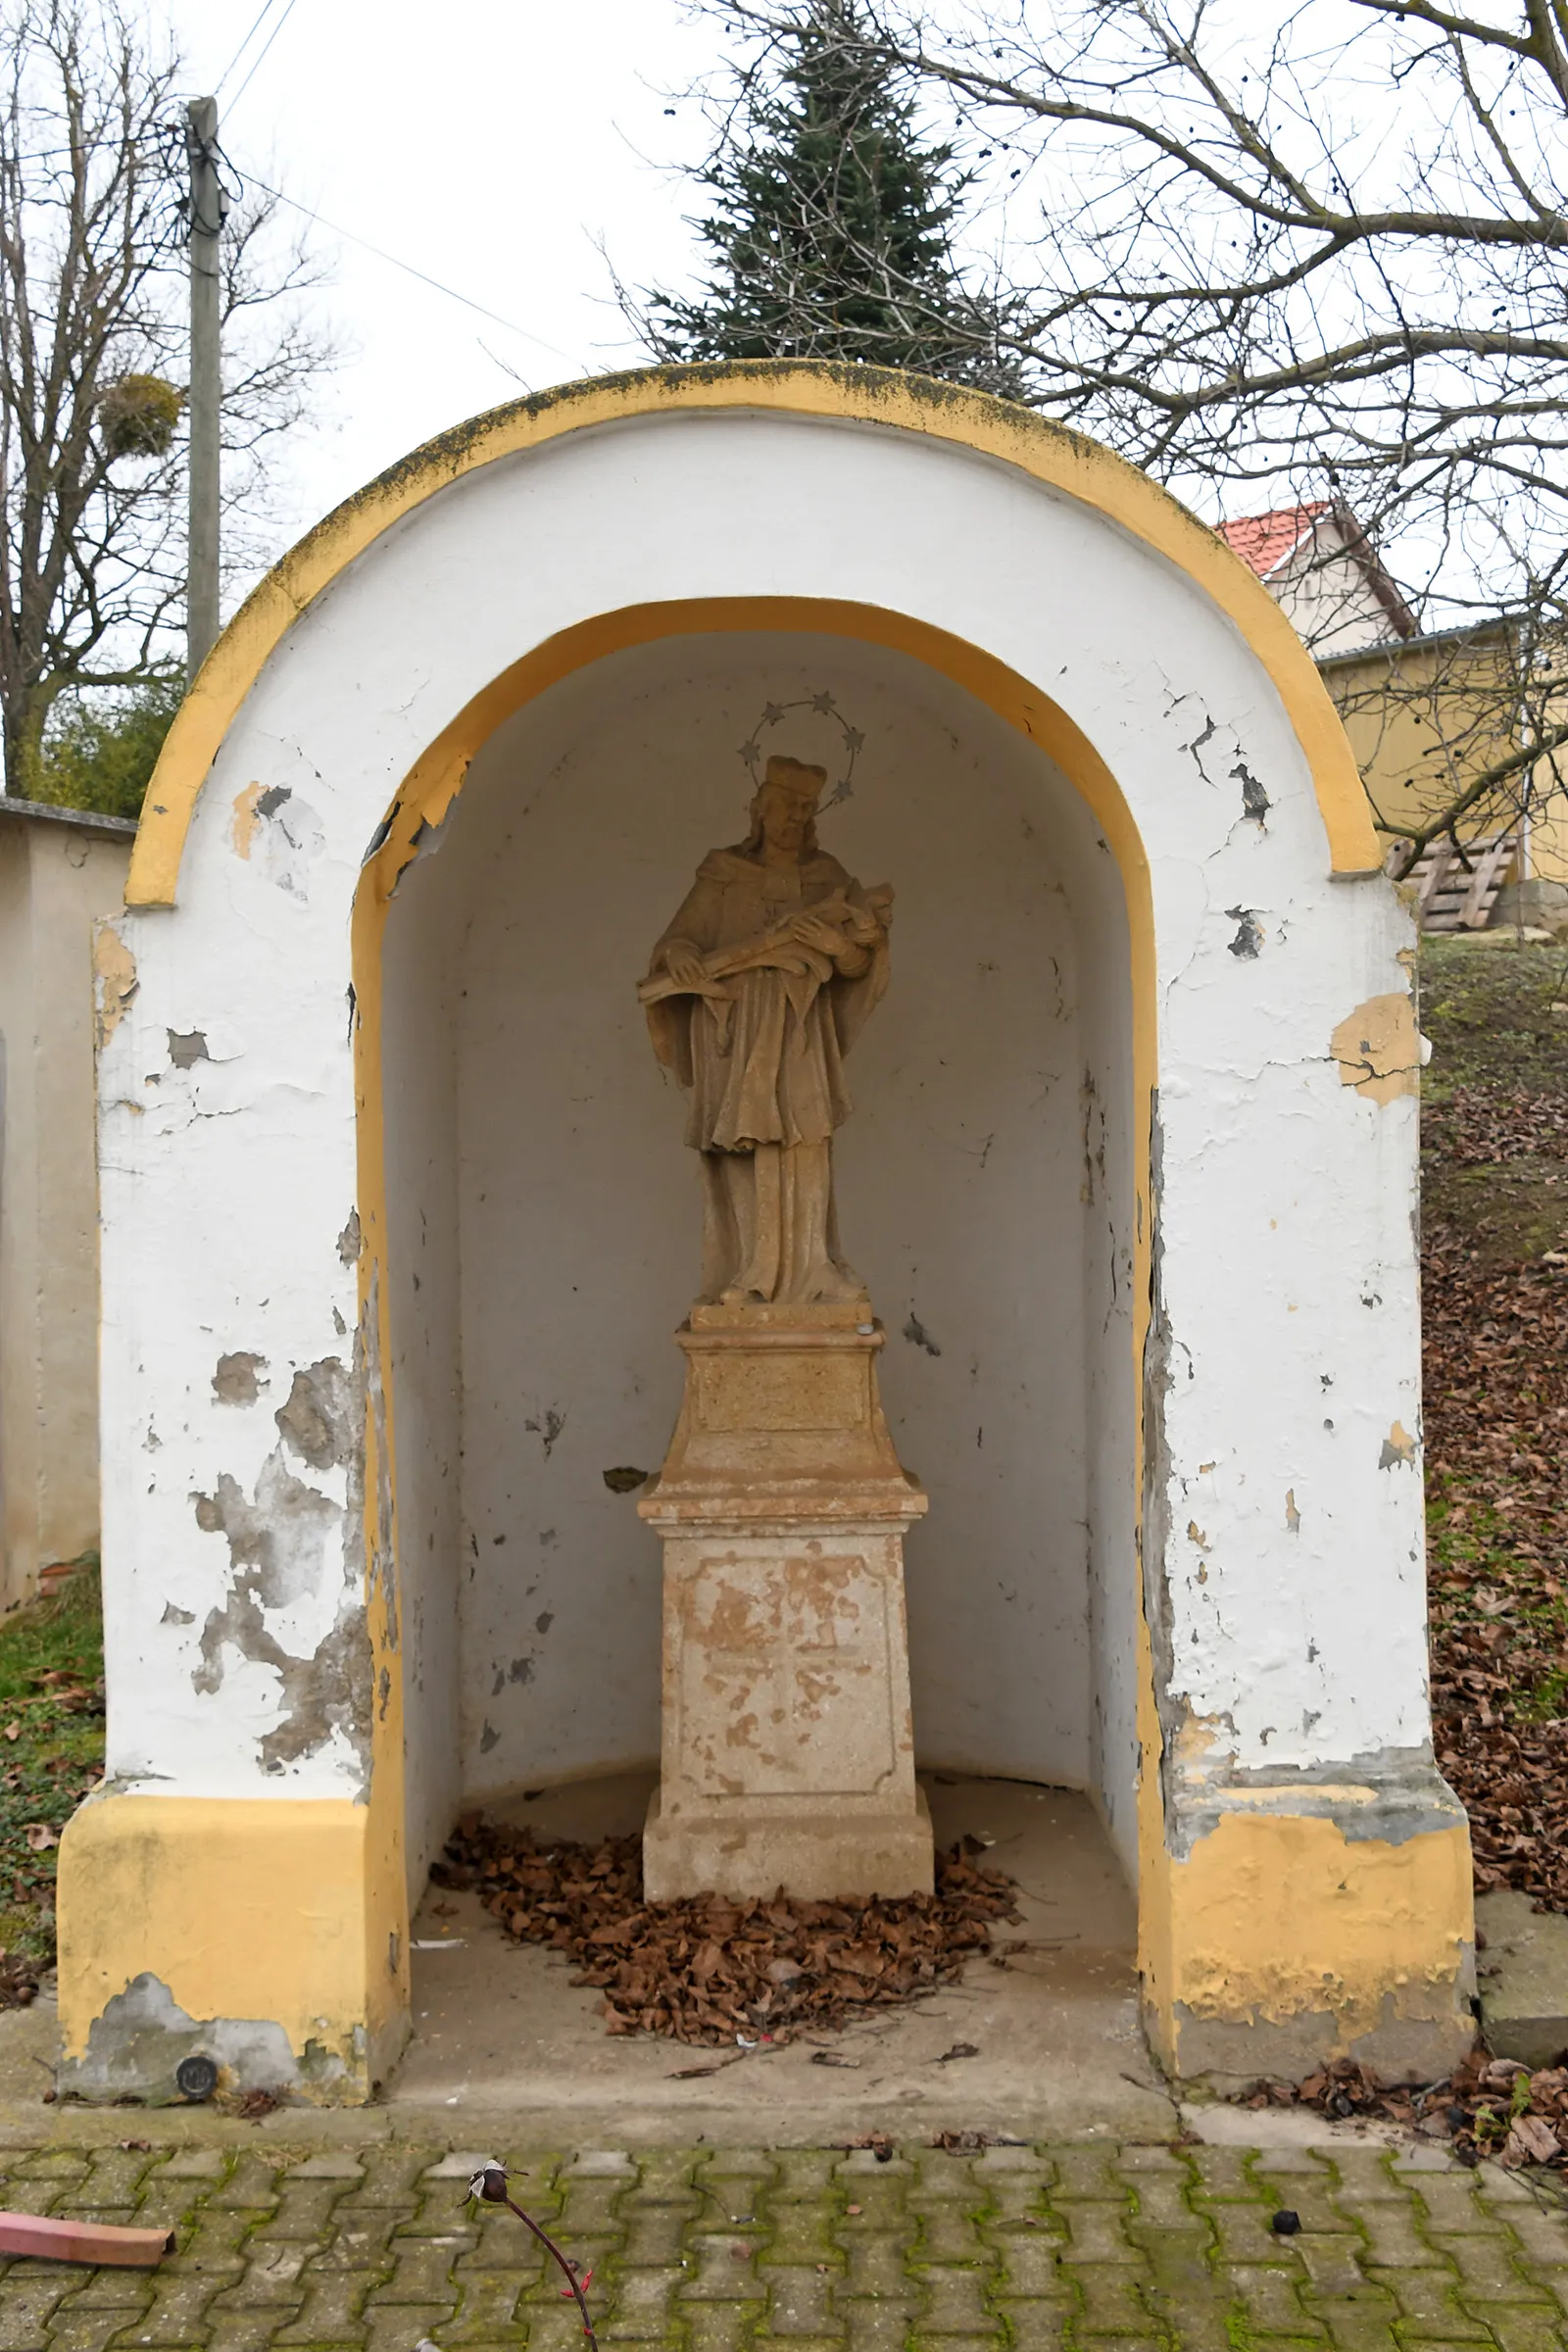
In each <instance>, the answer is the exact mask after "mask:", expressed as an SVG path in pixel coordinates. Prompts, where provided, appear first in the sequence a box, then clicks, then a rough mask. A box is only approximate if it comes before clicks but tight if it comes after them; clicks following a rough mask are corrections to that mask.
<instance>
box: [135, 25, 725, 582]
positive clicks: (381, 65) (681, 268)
mask: <svg viewBox="0 0 1568 2352" xmlns="http://www.w3.org/2000/svg"><path fill="white" fill-rule="evenodd" d="M261 7H262V0H170V15H171V19H172V24H173V26H174V30H175V34H176V37H177V39H178V41H179V43H180V46H181V48H182V50H183V53H184V56H185V59H186V63H187V74H186V87H187V91H188V93H189V94H192V95H194V94H197V93H205V92H208V91H211V90H212V89H213V87H214V85H215V84H216V83H218V81H219V80H220V77H221V76H222V75H223V73H224V71H225V69H226V68H227V67H228V65H229V62H230V60H231V58H232V57H233V56H234V53H235V52H236V50H238V49H239V47H240V44H241V42H242V41H243V40H244V38H245V35H246V33H247V31H248V29H249V28H250V26H251V25H252V24H253V22H254V21H255V19H256V17H257V15H258V12H259V10H260V9H261ZM285 10H287V15H286V18H285V13H284V12H285ZM274 28H276V29H275V38H274V39H273V40H272V43H271V46H270V49H269V50H268V51H267V54H266V55H265V57H263V58H262V61H261V63H260V65H259V66H257V68H256V71H255V73H254V76H253V78H252V79H251V80H250V81H249V83H248V85H247V86H245V87H244V88H243V89H241V84H242V83H243V82H244V81H245V74H246V72H247V68H248V66H249V64H250V63H251V61H253V60H254V59H255V58H256V56H257V54H258V52H259V51H260V50H261V48H262V47H263V45H264V44H265V42H266V40H267V36H268V33H269V31H270V30H272V29H274ZM711 54H712V30H711V27H704V26H694V25H691V24H690V23H689V22H688V21H687V20H686V19H685V18H684V17H683V15H682V13H681V10H680V7H679V5H678V0H447V5H446V6H445V7H444V8H441V7H431V6H430V5H428V0H373V4H372V0H293V5H292V7H290V6H289V0H271V7H270V13H269V14H268V16H267V17H266V19H265V20H264V22H263V25H262V30H261V34H260V36H259V37H258V38H257V39H256V40H255V41H253V42H252V44H251V46H250V48H249V50H248V51H247V52H246V53H245V55H244V56H243V57H242V59H241V61H240V64H239V66H238V69H237V70H236V71H235V72H234V73H231V74H230V75H229V76H228V79H227V81H226V83H225V84H224V86H223V88H222V91H221V97H220V108H221V123H220V129H221V139H222V144H223V146H224V148H225V150H226V151H227V153H228V154H229V155H230V156H231V157H232V159H233V161H234V163H235V164H236V165H237V166H238V168H239V169H240V170H241V171H242V172H243V171H247V170H248V171H250V172H252V173H253V174H255V175H256V176H258V177H260V178H262V179H265V180H269V181H270V183H271V184H272V185H273V186H275V187H278V188H280V189H284V190H286V191H287V192H288V194H289V195H291V196H293V197H295V198H296V199H298V200H299V201H300V202H301V203H304V204H306V205H308V206H310V207H311V208H312V210H314V211H316V212H318V213H319V214H321V215H323V216H324V217H325V219H326V221H330V222H332V223H334V224H335V225H336V227H337V228H338V229H340V230H343V231H352V232H353V235H354V236H355V237H359V238H365V239H368V240H369V242H370V243H372V244H374V245H378V246H381V247H382V248H384V250H385V251H386V252H388V253H391V254H395V255H397V256H398V257H399V258H400V259H401V260H402V261H405V262H407V263H410V264H412V265H413V266H414V268H416V269H418V270H424V271H426V272H427V273H428V274H429V275H430V276H432V277H435V278H439V279H441V280H443V281H444V282H445V283H446V284H448V285H450V286H453V287H456V288H457V289H458V290H459V291H460V292H461V293H464V294H466V295H468V296H470V297H471V298H472V299H473V300H474V301H476V302H479V303H482V304H483V305H484V306H485V308H486V309H487V310H491V311H495V312H498V313H499V314H500V315H501V317H502V318H504V319H509V320H511V321H513V322H514V324H515V327H518V328H521V329H523V330H524V331H523V332H521V333H517V332H514V331H511V329H509V328H508V327H507V326H503V325H498V324H496V323H495V322H494V321H493V320H490V319H482V318H479V317H477V316H475V314H474V313H473V312H472V311H470V310H466V309H465V308H463V306H462V305H461V304H459V303H457V302H454V301H451V300H449V299H448V298H447V297H446V296H445V295H443V294H439V293H436V292H435V291H433V290H431V289H430V288H427V287H425V286H422V285H420V284H419V283H418V282H417V279H415V278H413V277H411V276H409V275H408V274H407V273H406V272H405V271H404V270H399V269H395V268H392V267H390V266H389V265H388V264H387V263H386V262H384V261H379V260H376V259H375V258H374V257H373V256H372V255H371V254H369V253H368V252H366V251H365V250H364V247H363V246H362V245H359V244H356V243H354V242H351V240H350V237H349V236H348V235H333V234H332V233H331V232H330V231H329V230H326V229H321V230H319V231H317V232H315V233H316V234H317V235H318V237H319V243H320V246H321V248H322V250H323V251H324V252H325V253H326V254H328V255H329V256H330V257H331V259H332V262H333V269H332V281H331V284H330V285H329V286H328V287H327V289H326V290H325V292H324V294H323V295H322V296H321V297H320V298H319V299H320V307H321V310H322V312H323V315H324V316H325V317H326V318H327V319H329V320H330V321H331V323H332V325H333V327H334V328H335V330H336V331H337V332H338V333H339V334H340V335H341V337H342V339H343V340H344V342H345V343H346V344H347V345H348V346H349V351H348V356H347V357H346V359H345V362H344V365H343V366H342V368H340V369H339V371H338V373H337V376H336V378H335V379H334V381H333V382H332V383H331V384H330V385H329V387H328V389H327V391H326V393H325V396H324V403H323V409H324V413H323V416H322V418H321V423H320V428H319V430H318V431H316V432H314V433H312V434H309V435H305V436H301V437H300V439H299V440H298V441H297V442H296V444H295V445H294V447H293V449H292V452H291V454H290V457H289V459H288V462H287V470H286V475H285V478H284V479H282V480H281V481H280V482H279V484H278V491H279V505H280V507H281V509H282V510H283V513H282V515H281V526H282V540H283V544H286V543H287V541H288V540H289V539H292V538H294V537H297V536H298V534H299V532H300V531H301V530H303V529H304V528H306V527H307V526H308V525H309V524H310V523H311V522H313V521H315V520H316V518H317V517H318V516H319V515H322V514H324V513H325V512H326V511H327V510H328V509H329V508H330V507H332V506H334V505H335V504H336V503H337V501H338V500H339V499H341V498H344V497H346V496H347V495H348V494H349V493H350V492H351V491H353V490H355V489H356V488H358V487H359V485H360V484H361V483H362V482H365V481H368V479H369V478H370V477H371V476H372V475H373V474H375V473H378V472H379V471H380V470H381V468H382V467H383V466H387V465H389V464H391V463H392V461H393V460H394V459H396V458H399V457H401V456H402V455H403V454H404V452H405V451H407V450H409V449H412V448H414V447H415V446H416V445H417V443H418V442H420V441H423V440H425V439H427V438H428V437H429V435H431V434H432V433H436V432H439V431H441V430H442V429H443V428H444V427H445V426H447V425H449V424H452V423H455V422H457V421H458V420H459V419H460V418H462V417H469V416H472V415H473V414H475V413H476V412H477V411H478V410H481V409H487V408H491V407H494V406H495V404H496V403H497V402H499V401H504V400H508V399H512V398H514V397H515V395H516V394H517V392H518V391H519V390H521V389H524V388H528V389H538V388H539V387H541V386H543V385H546V384H552V383H561V382H564V381H567V380H569V379H571V378H572V377H575V376H579V375H583V374H586V373H589V372H595V371H598V370H601V369H603V368H607V367H613V366H617V365H622V364H625V363H626V362H628V361H633V362H634V361H635V360H636V358H637V356H638V355H637V353H636V350H635V346H634V345H633V343H632V342H631V340H630V339H629V338H628V336H627V333H626V330H625V328H624V326H623V324H622V322H621V320H620V319H619V316H618V314H617V313H616V310H615V308H614V303H613V297H612V291H611V285H610V278H609V272H608V270H607V268H606V265H605V263H604V261H603V260H602V259H601V256H600V253H599V252H598V250H597V249H596V245H595V239H596V237H602V238H603V239H604V242H605V244H606V246H607V248H608V250H609V253H610V255H611V256H612V258H613V262H614V264H615V266H616V268H617V269H618V270H620V272H621V273H622V275H623V276H625V277H626V278H627V280H628V282H634V283H635V282H638V281H642V282H648V281H650V280H657V281H660V282H664V283H667V282H669V280H670V279H671V278H681V277H684V276H686V275H687V274H688V273H689V271H690V269H691V264H692V241H691V238H690V235H689V232H688V231H687V230H686V229H685V228H684V227H683V225H682V220H681V216H682V213H683V212H684V211H689V210H690V209H692V204H693V196H694V191H693V189H692V186H691V183H690V181H689V180H685V179H684V178H683V176H682V175H681V174H680V173H679V172H678V170H672V169H671V167H672V166H678V164H679V162H680V160H681V159H683V158H686V157H691V158H696V157H700V156H701V154H702V153H703V150H704V147H705V144H706V140H705V131H704V125H703V122H702V118H701V115H700V113H699V111H698V109H697V108H696V107H695V106H693V105H686V106H680V107H677V110H676V113H675V115H674V116H673V117H670V116H666V114H665V112H664V109H665V107H666V105H668V104H670V103H671V101H670V99H669V97H668V95H667V93H668V92H669V91H670V90H671V89H676V90H678V89H680V88H682V87H684V86H685V85H686V84H688V83H689V82H690V81H691V79H692V78H693V76H694V75H695V74H696V73H699V72H700V71H701V70H702V69H703V68H704V67H705V66H706V65H708V64H709V63H711ZM509 368H510V369H513V370H515V375H516V376H517V377H520V378H521V379H522V382H521V383H520V384H519V383H518V382H517V381H515V378H514V376H513V375H509V373H508V372H507V370H508V369H509Z"/></svg>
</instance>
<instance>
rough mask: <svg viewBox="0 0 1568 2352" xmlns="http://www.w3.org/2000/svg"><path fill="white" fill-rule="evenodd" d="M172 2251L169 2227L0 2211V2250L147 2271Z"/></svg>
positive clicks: (47, 2259)
mask: <svg viewBox="0 0 1568 2352" xmlns="http://www.w3.org/2000/svg"><path fill="white" fill-rule="evenodd" d="M173 2251H174V2232H173V2231H172V2229H118V2228H117V2227H116V2226H115V2224H114V2223H112V2222H64V2221H61V2222H57V2221H55V2220H53V2219H52V2218H51V2216H50V2215H48V2214H46V2213H0V2254H41V2255H42V2256H43V2257H44V2259H45V2261H47V2262H90V2263H108V2264H112V2265H114V2266H115V2267H116V2268H118V2269H120V2270H127V2271H149V2270H151V2269H152V2268H153V2266H154V2264H155V2263H160V2262H162V2261H163V2259H164V2256H165V2255H166V2254H172V2252H173Z"/></svg>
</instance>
